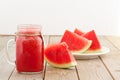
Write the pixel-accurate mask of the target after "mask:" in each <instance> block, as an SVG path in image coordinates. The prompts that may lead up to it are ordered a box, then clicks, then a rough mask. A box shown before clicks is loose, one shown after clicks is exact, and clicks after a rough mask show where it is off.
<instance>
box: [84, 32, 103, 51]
mask: <svg viewBox="0 0 120 80" xmlns="http://www.w3.org/2000/svg"><path fill="white" fill-rule="evenodd" d="M82 36H83V37H85V38H87V39H89V40H92V45H91V46H90V48H89V49H88V50H87V52H100V51H101V44H100V42H99V39H98V37H97V35H96V33H95V31H94V30H91V31H89V32H87V33H85V34H83V35H82Z"/></svg>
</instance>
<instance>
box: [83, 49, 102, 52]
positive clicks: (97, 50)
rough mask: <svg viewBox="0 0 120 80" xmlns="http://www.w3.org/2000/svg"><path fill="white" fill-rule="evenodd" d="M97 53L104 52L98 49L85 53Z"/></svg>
mask: <svg viewBox="0 0 120 80" xmlns="http://www.w3.org/2000/svg"><path fill="white" fill-rule="evenodd" d="M97 52H102V51H101V49H96V50H90V49H88V50H87V51H85V53H97Z"/></svg>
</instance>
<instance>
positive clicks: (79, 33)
mask: <svg viewBox="0 0 120 80" xmlns="http://www.w3.org/2000/svg"><path fill="white" fill-rule="evenodd" d="M74 33H76V34H78V35H82V34H85V32H83V31H81V30H79V29H77V28H75V30H74Z"/></svg>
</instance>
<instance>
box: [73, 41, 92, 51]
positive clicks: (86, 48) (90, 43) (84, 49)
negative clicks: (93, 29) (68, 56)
mask: <svg viewBox="0 0 120 80" xmlns="http://www.w3.org/2000/svg"><path fill="white" fill-rule="evenodd" d="M91 45H92V40H89V41H88V44H87V45H86V46H85V47H84V48H82V49H81V50H77V51H71V52H72V53H74V52H75V53H84V52H86V51H87V50H88V49H89V48H90V46H91Z"/></svg>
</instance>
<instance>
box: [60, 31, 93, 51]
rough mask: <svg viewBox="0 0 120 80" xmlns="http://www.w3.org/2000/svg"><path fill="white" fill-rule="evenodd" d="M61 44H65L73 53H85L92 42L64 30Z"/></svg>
mask: <svg viewBox="0 0 120 80" xmlns="http://www.w3.org/2000/svg"><path fill="white" fill-rule="evenodd" d="M61 42H66V43H67V45H68V47H69V49H70V50H71V51H75V52H79V53H82V52H85V51H86V50H87V49H88V48H89V47H90V46H91V43H92V41H91V40H88V39H86V38H84V37H82V36H79V35H77V34H76V33H72V32H71V31H69V30H66V31H65V33H64V35H63V36H62V39H61Z"/></svg>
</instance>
